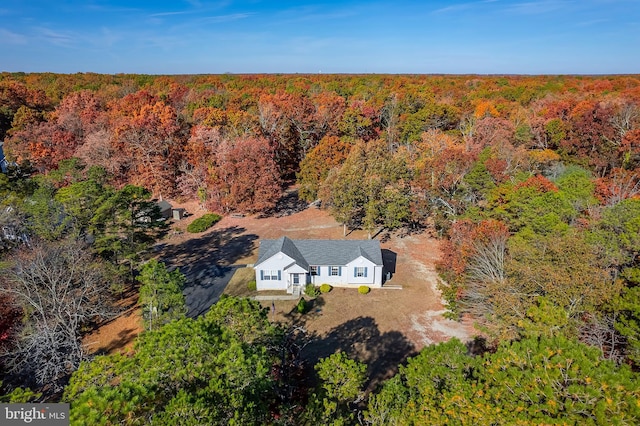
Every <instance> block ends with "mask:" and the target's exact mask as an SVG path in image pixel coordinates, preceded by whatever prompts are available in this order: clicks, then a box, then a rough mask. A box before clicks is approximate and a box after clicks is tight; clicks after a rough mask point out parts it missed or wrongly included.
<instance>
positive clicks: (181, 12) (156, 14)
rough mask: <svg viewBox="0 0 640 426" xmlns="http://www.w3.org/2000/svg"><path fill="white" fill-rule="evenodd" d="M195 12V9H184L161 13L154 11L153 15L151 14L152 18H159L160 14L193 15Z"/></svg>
mask: <svg viewBox="0 0 640 426" xmlns="http://www.w3.org/2000/svg"><path fill="white" fill-rule="evenodd" d="M193 13H196V11H195V10H183V11H180V12H159V13H153V14H151V15H149V16H150V17H151V18H157V17H160V16H174V15H191V14H193Z"/></svg>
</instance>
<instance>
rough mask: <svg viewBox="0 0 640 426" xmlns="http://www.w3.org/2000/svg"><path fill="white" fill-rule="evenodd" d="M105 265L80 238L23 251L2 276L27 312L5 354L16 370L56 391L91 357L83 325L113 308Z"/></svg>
mask: <svg viewBox="0 0 640 426" xmlns="http://www.w3.org/2000/svg"><path fill="white" fill-rule="evenodd" d="M109 287H110V286H109V284H108V282H107V278H106V274H105V273H104V270H103V269H102V267H101V265H100V264H99V263H97V262H96V261H95V260H94V259H93V258H92V256H91V254H90V251H89V250H88V249H87V247H85V245H84V244H82V243H80V242H77V241H62V242H55V243H37V244H34V245H33V247H32V248H31V249H26V248H25V249H24V250H22V251H21V252H19V253H18V254H17V255H16V256H15V258H14V262H13V266H12V267H11V269H9V271H8V274H7V275H6V276H5V277H4V278H3V279H2V283H1V286H0V292H3V293H9V294H11V295H12V296H13V297H14V299H15V300H16V301H17V302H18V303H19V304H20V305H21V307H22V309H23V310H24V312H25V318H26V324H25V326H24V329H23V333H22V335H21V336H20V337H19V338H18V341H17V345H16V347H15V348H14V349H13V350H12V351H11V352H10V353H7V354H4V355H3V358H5V359H6V360H7V365H8V366H9V368H10V369H11V371H12V372H13V373H15V374H18V375H20V376H23V377H24V379H25V381H29V382H35V383H36V384H37V385H39V386H45V385H48V386H50V387H51V389H52V390H53V391H57V390H59V389H60V387H61V379H64V377H66V376H67V375H68V374H70V373H71V372H73V371H74V370H75V369H76V368H77V367H78V365H79V364H80V362H81V361H82V360H83V359H84V358H85V357H86V351H85V349H84V347H83V345H82V329H83V327H84V326H86V325H87V324H89V323H90V322H91V321H95V320H97V319H102V318H108V317H110V316H112V315H113V313H114V310H113V307H112V304H111V301H110V295H109Z"/></svg>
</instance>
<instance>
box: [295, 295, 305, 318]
mask: <svg viewBox="0 0 640 426" xmlns="http://www.w3.org/2000/svg"><path fill="white" fill-rule="evenodd" d="M296 309H297V310H298V312H299V313H301V314H304V313H305V312H307V301H306V300H304V297H301V298H300V301H299V302H298V305H297V306H296Z"/></svg>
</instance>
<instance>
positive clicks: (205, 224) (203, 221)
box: [187, 213, 222, 233]
mask: <svg viewBox="0 0 640 426" xmlns="http://www.w3.org/2000/svg"><path fill="white" fill-rule="evenodd" d="M220 219H222V216H220V215H219V214H215V213H207V214H205V215H204V216H202V217H199V218H197V219H196V220H194V221H193V222H191V223H190V224H189V226H187V231H189V232H191V233H197V232H204V231H206V230H207V229H209V228H211V227H212V226H213V225H215V224H216V223H218V222H219V221H220Z"/></svg>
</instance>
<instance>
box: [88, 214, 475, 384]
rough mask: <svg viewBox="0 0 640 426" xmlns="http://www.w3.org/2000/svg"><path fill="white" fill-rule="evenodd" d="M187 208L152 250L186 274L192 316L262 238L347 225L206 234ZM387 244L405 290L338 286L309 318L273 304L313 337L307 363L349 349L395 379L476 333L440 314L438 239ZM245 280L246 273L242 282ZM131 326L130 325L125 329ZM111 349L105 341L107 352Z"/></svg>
mask: <svg viewBox="0 0 640 426" xmlns="http://www.w3.org/2000/svg"><path fill="white" fill-rule="evenodd" d="M180 207H184V206H183V205H181V206H180ZM187 210H188V211H190V212H191V213H194V214H193V215H192V216H191V217H189V218H187V219H186V220H183V221H180V222H177V223H174V224H173V225H172V232H170V234H169V236H168V237H167V238H166V239H164V240H163V241H161V242H160V243H158V244H157V245H156V247H155V248H154V252H155V254H156V255H157V256H158V257H159V258H160V259H161V260H163V261H165V262H167V263H168V264H170V265H172V266H177V267H179V268H180V270H181V271H182V272H183V273H185V275H187V279H188V284H187V289H186V290H185V294H186V296H187V303H188V305H189V308H190V313H191V314H192V315H193V314H200V313H202V312H204V311H206V309H208V307H209V306H210V305H211V303H213V302H214V301H215V300H217V298H218V297H219V296H220V294H221V293H222V291H223V290H224V287H225V286H226V284H227V282H228V281H229V279H230V278H231V275H233V273H234V272H235V271H236V269H237V268H239V267H243V266H245V265H247V264H252V263H254V262H255V261H256V259H257V248H258V243H259V241H260V239H275V238H279V237H281V236H283V235H286V236H288V237H290V238H293V239H296V238H307V239H341V238H344V237H343V228H342V226H341V225H340V224H338V223H337V222H336V221H335V220H334V219H333V218H332V217H331V216H329V214H328V213H327V212H326V211H324V210H320V209H317V208H313V207H312V208H309V209H306V210H303V211H300V212H297V213H293V214H291V215H288V216H281V217H277V216H275V217H267V218H259V217H255V216H247V217H231V216H228V217H225V218H223V219H222V220H221V221H220V222H219V223H217V224H216V225H215V226H214V227H213V228H212V229H210V230H209V231H207V232H205V233H201V234H189V233H187V232H184V231H183V230H184V229H186V226H187V225H188V223H190V222H191V221H192V220H193V219H195V218H196V217H198V216H200V215H201V214H203V213H204V211H202V210H198V209H197V205H195V204H193V205H191V206H187ZM181 231H183V232H181ZM346 238H347V239H365V238H367V234H366V232H364V231H353V232H351V233H349V234H348V235H347V237H346ZM383 241H384V242H381V245H382V248H383V250H384V253H385V260H388V259H389V258H390V259H391V260H392V263H395V271H393V272H394V273H393V277H392V278H391V280H389V281H388V282H387V283H386V284H388V285H398V286H402V289H401V290H397V289H373V290H372V291H371V293H369V294H367V295H361V294H358V292H357V290H356V289H341V288H334V289H333V290H332V291H331V292H330V293H327V294H324V295H322V296H320V297H319V298H318V299H316V300H315V301H314V303H313V307H312V309H311V311H310V312H309V313H307V314H305V315H299V314H297V313H295V311H294V308H295V303H296V302H295V301H287V300H279V301H274V302H273V305H275V313H273V314H270V318H272V319H273V320H275V321H278V322H281V323H283V324H285V325H292V324H296V325H300V326H303V327H304V328H305V329H306V330H307V331H308V333H309V334H310V335H312V336H313V337H314V340H313V341H312V342H311V343H310V344H309V345H308V346H307V347H306V348H305V350H304V353H303V355H304V356H305V358H308V359H309V361H310V362H313V361H315V360H316V359H317V358H319V357H323V356H327V355H329V354H330V353H332V352H334V351H336V350H342V351H345V352H347V353H348V354H350V355H352V356H354V357H356V358H358V359H360V360H362V361H365V362H367V363H368V364H369V368H370V373H371V374H370V378H371V379H372V383H375V382H377V381H378V380H380V379H383V378H385V377H387V376H388V375H390V374H392V373H393V371H394V369H395V367H396V366H397V365H398V364H399V363H401V362H403V361H404V360H405V359H406V358H407V356H410V355H412V354H414V353H416V352H417V351H419V350H420V349H421V348H423V347H424V346H425V345H429V344H432V343H437V342H441V341H445V340H447V339H449V338H450V337H453V336H455V337H458V338H460V339H462V340H467V339H469V337H470V336H471V335H472V333H473V329H472V327H471V325H470V324H460V323H457V322H454V321H450V320H447V319H444V318H443V317H442V313H443V305H442V301H441V297H440V293H439V292H438V291H437V273H436V272H435V267H434V264H435V262H436V260H437V259H438V257H439V255H440V252H439V242H438V241H437V240H436V239H434V238H431V237H430V236H429V235H428V234H427V233H419V234H412V235H408V236H404V237H399V236H397V235H391V236H389V237H388V238H383ZM249 275H250V274H249ZM246 276H247V274H246V271H245V278H244V280H246ZM263 305H264V306H265V307H269V308H270V307H271V306H272V302H271V301H264V302H263ZM114 323H116V321H114ZM130 328H131V327H130V326H129V325H126V324H125V325H123V328H122V330H128V329H130ZM116 337H117V336H116ZM109 344H110V343H109V342H102V343H100V345H101V347H103V348H104V347H109Z"/></svg>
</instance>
